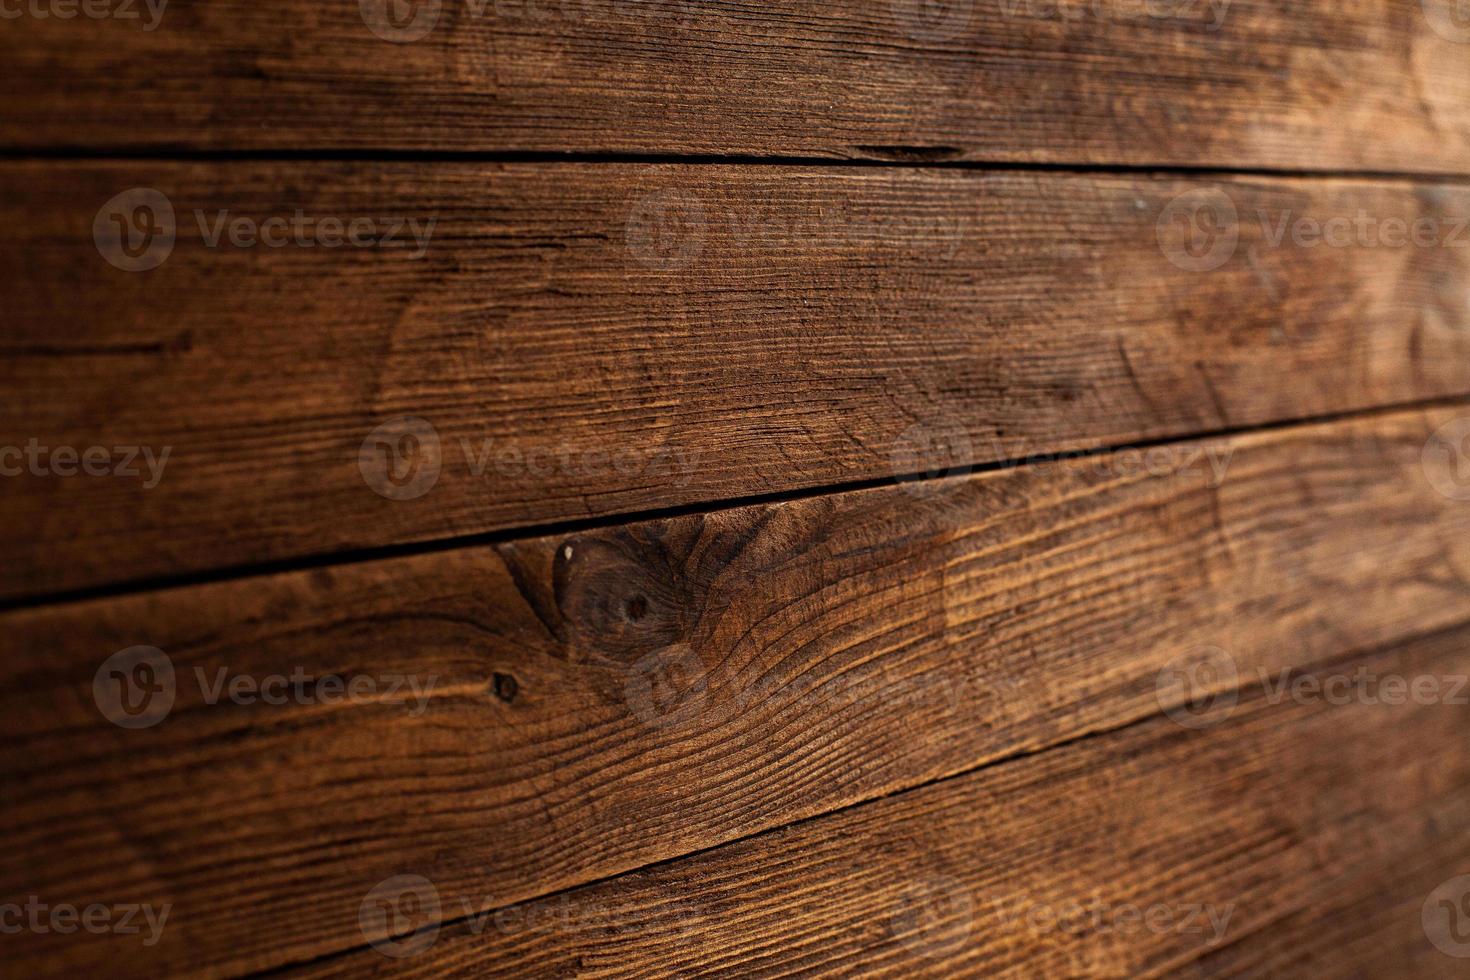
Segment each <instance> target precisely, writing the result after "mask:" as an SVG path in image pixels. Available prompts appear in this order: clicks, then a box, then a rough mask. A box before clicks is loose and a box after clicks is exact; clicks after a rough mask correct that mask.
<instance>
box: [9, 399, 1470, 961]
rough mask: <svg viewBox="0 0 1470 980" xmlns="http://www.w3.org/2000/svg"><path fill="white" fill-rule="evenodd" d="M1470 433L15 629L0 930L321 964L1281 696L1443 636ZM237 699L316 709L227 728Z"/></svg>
mask: <svg viewBox="0 0 1470 980" xmlns="http://www.w3.org/2000/svg"><path fill="white" fill-rule="evenodd" d="M1454 418H1455V415H1454V414H1453V413H1452V412H1449V411H1437V412H1432V413H1419V412H1402V413H1392V414H1385V415H1382V416H1380V417H1376V418H1368V419H1362V420H1356V421H1351V422H1342V423H1335V424H1332V425H1317V426H1308V427H1300V428H1291V429H1288V430H1284V431H1281V432H1274V433H1265V434H1257V435H1253V436H1249V437H1242V438H1239V439H1237V440H1235V442H1234V443H1233V444H1232V445H1231V446H1230V447H1228V448H1230V449H1231V450H1233V454H1232V455H1230V457H1229V465H1228V469H1227V470H1226V472H1225V478H1224V480H1223V482H1219V481H1216V480H1215V479H1213V477H1212V475H1211V470H1210V469H1209V468H1208V466H1207V465H1205V463H1204V461H1203V457H1201V458H1200V459H1198V460H1195V459H1194V450H1196V449H1199V448H1202V447H1200V446H1198V445H1193V444H1184V445H1181V446H1176V447H1173V448H1174V449H1175V450H1178V451H1179V452H1180V455H1178V456H1176V457H1174V459H1175V462H1176V464H1177V465H1176V466H1175V467H1174V471H1173V472H1169V468H1168V467H1164V466H1162V465H1161V464H1160V461H1158V460H1155V471H1156V472H1158V473H1160V474H1162V475H1150V473H1149V472H1147V471H1146V470H1145V469H1143V468H1142V465H1143V464H1142V463H1141V462H1140V461H1139V460H1132V459H1130V458H1129V457H1127V456H1120V457H1111V456H1109V457H1098V458H1092V459H1084V460H1073V461H1068V462H1058V463H1051V464H1046V465H1040V466H1033V467H1027V468H1024V469H1018V470H1012V471H1000V472H994V473H989V474H985V475H979V476H972V477H970V478H968V479H963V480H951V481H940V482H937V483H930V484H926V485H923V486H922V487H907V486H906V487H895V488H885V489H879V490H871V491H865V492H859V493H853V494H848V495H843V496H838V497H828V498H818V499H811V500H804V501H794V502H785V503H780V504H768V505H761V506H754V507H746V508H739V509H733V510H728V511H721V512H715V513H709V514H702V515H693V516H688V517H679V518H672V519H667V520H664V521H658V522H652V523H645V524H638V525H631V526H625V527H614V528H610V529H606V530H598V531H587V532H583V533H579V534H574V535H569V536H560V537H553V538H543V539H534V540H522V541H516V542H508V543H504V544H501V545H498V546H495V547H493V548H492V547H484V548H473V549H464V550H457V551H451V552H446V553H443V554H428V555H418V556H413V557H407V558H399V559H394V560H391V561H380V562H371V563H362V564H356V565H351V566H346V567H339V568H331V569H317V570H312V571H301V572H294V573H290V574H282V575H278V576H271V577H260V578H253V579H246V580H242V581H235V582H227V583H219V584H212V585H203V586H196V587H191V588H185V589H176V590H168V591H163V592H155V593H148V594H142V595H136V596H128V597H118V598H113V599H109V600H94V601H90V602H87V603H80V604H68V605H61V606H52V607H47V608H42V609H34V610H26V611H17V612H11V613H8V614H5V615H4V616H3V617H0V637H3V639H0V643H3V651H4V655H3V657H0V726H3V733H4V736H5V744H6V746H7V752H6V754H5V755H4V757H3V766H4V770H3V772H0V776H3V780H4V785H5V786H6V795H7V800H6V805H7V815H8V828H9V846H8V847H7V848H5V849H4V850H3V851H0V896H12V895H16V896H24V895H29V894H37V895H45V896H48V899H49V900H50V901H52V902H61V901H73V902H78V903H82V904H85V903H86V902H126V901H133V902H141V901H153V902H159V903H162V902H170V903H172V904H173V906H174V911H173V918H172V920H171V921H172V923H173V926H172V927H171V928H170V929H168V930H166V931H165V933H164V935H163V937H162V940H161V941H160V942H159V943H158V944H157V945H156V946H154V947H152V948H151V949H149V950H147V951H145V952H144V955H142V957H141V958H129V957H134V956H135V955H137V954H138V952H139V951H138V949H137V940H136V938H135V937H133V938H129V937H115V936H112V937H107V936H104V937H57V936H50V937H47V936H32V937H26V940H25V943H24V945H17V946H16V947H15V948H14V950H13V951H12V952H8V955H9V956H10V957H11V962H12V963H13V964H16V965H17V968H21V967H22V966H23V967H24V968H25V969H27V970H30V971H33V972H34V973H36V974H38V975H41V974H58V975H59V974H62V973H66V972H72V973H75V972H76V971H79V970H80V971H86V970H89V969H97V968H100V965H101V964H107V965H108V966H109V968H111V969H119V970H122V971H124V972H126V971H127V970H129V969H135V970H138V971H141V972H146V973H148V974H150V975H151V974H157V973H159V972H167V973H175V972H179V971H194V970H198V971H205V972H216V971H226V972H235V971H239V970H244V969H265V968H270V967H274V966H279V965H282V964H287V963H292V962H303V961H306V960H309V959H311V958H313V957H319V956H329V955H331V954H334V953H336V952H340V951H342V950H345V949H350V948H352V947H353V946H354V945H358V944H361V942H362V940H363V933H362V931H361V926H360V922H359V915H360V912H361V908H362V906H363V904H364V902H365V901H366V898H367V896H368V893H369V891H370V890H371V889H372V888H373V887H374V886H375V885H377V884H378V883H379V882H380V881H382V880H384V879H386V878H389V877H391V876H394V875H398V874H405V873H413V874H420V875H424V876H426V877H428V878H430V879H431V880H432V881H433V882H434V883H435V885H436V887H437V890H438V895H439V897H440V899H441V900H442V901H443V902H445V903H453V904H454V905H456V906H457V905H458V903H459V902H460V901H461V900H462V899H471V900H473V901H474V902H476V903H482V902H488V903H490V905H489V907H491V908H498V907H500V906H503V905H507V904H510V903H514V902H519V901H524V900H528V899H533V898H535V897H537V896H539V895H545V894H548V893H550V892H552V891H555V890H558V889H563V888H567V887H571V886H575V885H578V884H583V883H587V882H589V881H593V880H596V879H598V878H602V877H606V876H609V875H614V874H617V873H620V872H626V871H628V870H630V869H634V868H638V867H642V866H644V865H647V864H649V863H650V862H654V861H660V860H665V859H669V858H673V857H677V856H680V855H685V854H689V853H691V852H693V851H696V850H698V849H701V848H707V847H711V846H715V845H718V844H721V843H724V842H728V841H731V840H734V839H737V838H741V837H745V836H748V835H750V834H753V833H756V832H759V831H762V830H766V829H769V828H772V827H775V826H779V825H782V824H785V823H789V822H791V821H794V820H799V819H803V818H808V817H813V816H817V815H820V814H822V813H826V812H830V811H832V810H833V809H835V808H839V807H843V806H848V805H852V804H856V803H861V802H863V801H865V800H871V799H874V798H876V797H879V796H883V795H885V794H889V793H892V792H895V791H897V790H902V789H904V788H907V787H912V786H916V785H919V784H922V783H925V782H929V781H932V780H935V779H939V778H943V777H947V776H952V775H954V774H957V773H960V772H964V771H966V770H969V769H973V768H975V767H977V766H980V765H983V764H985V763H989V762H995V761H997V760H1001V759H1005V758H1007V757H1012V756H1015V755H1017V754H1021V753H1030V752H1035V751H1038V750H1041V749H1044V748H1046V747H1048V746H1052V745H1056V744H1058V743H1061V742H1065V741H1067V740H1071V739H1075V738H1077V737H1079V736H1082V735H1086V734H1088V733H1096V732H1100V731H1104V730H1108V729H1112V728H1116V727H1118V726H1120V725H1125V724H1129V723H1131V722H1134V721H1136V720H1138V719H1141V718H1145V717H1148V716H1150V715H1153V714H1156V713H1158V712H1159V711H1160V710H1161V708H1164V709H1169V710H1172V711H1173V712H1174V713H1175V714H1176V715H1178V716H1180V717H1183V718H1186V719H1188V718H1190V717H1191V716H1190V715H1189V714H1188V713H1187V712H1185V711H1184V709H1186V708H1187V707H1188V705H1190V704H1193V703H1194V702H1195V701H1200V700H1203V701H1205V702H1208V700H1209V698H1210V697H1211V696H1213V695H1215V694H1220V693H1222V692H1224V691H1227V690H1229V689H1232V688H1233V684H1234V680H1233V679H1232V677H1231V672H1230V671H1225V670H1223V669H1218V670H1216V672H1215V673H1214V674H1210V673H1209V672H1208V671H1205V672H1203V673H1200V672H1196V671H1194V668H1196V667H1204V668H1209V667H1211V666H1212V665H1213V666H1215V667H1217V668H1218V667H1219V662H1218V658H1219V656H1220V653H1219V651H1225V652H1226V653H1227V654H1228V655H1229V657H1231V658H1233V660H1232V661H1231V663H1232V664H1233V673H1234V675H1235V678H1236V679H1242V678H1243V679H1249V678H1251V677H1253V676H1254V675H1255V672H1256V671H1257V670H1258V669H1267V670H1273V671H1274V670H1277V669H1280V668H1285V667H1294V666H1300V665H1303V664H1310V663H1313V662H1316V661H1320V660H1322V659H1323V658H1328V657H1334V656H1337V655H1340V654H1342V653H1343V652H1344V651H1348V650H1358V649H1368V648H1376V647H1380V646H1384V645H1388V644H1392V643H1395V642H1398V641H1401V640H1403V639H1404V638H1406V637H1411V636H1416V635H1420V634H1424V633H1428V632H1433V631H1436V630H1440V629H1444V628H1448V627H1449V626H1452V625H1454V624H1456V623H1458V622H1459V621H1461V620H1463V619H1464V618H1465V614H1466V608H1467V607H1466V595H1467V592H1470V588H1467V580H1470V535H1467V534H1466V530H1467V526H1470V509H1467V505H1466V504H1465V503H1464V502H1463V501H1460V500H1453V499H1450V498H1448V497H1446V496H1444V495H1442V494H1441V493H1440V492H1438V491H1437V490H1435V489H1433V485H1435V484H1438V485H1440V486H1447V485H1449V484H1445V483H1444V481H1445V480H1446V479H1449V478H1450V477H1452V475H1453V471H1450V470H1448V469H1440V470H1438V471H1436V470H1434V469H1433V466H1438V467H1447V466H1448V465H1449V457H1447V456H1441V455H1440V454H1437V453H1430V455H1429V459H1430V462H1431V464H1433V466H1432V467H1431V469H1430V470H1428V471H1426V469H1425V464H1424V447H1425V445H1426V440H1427V438H1428V437H1429V435H1430V433H1431V432H1434V431H1437V430H1439V429H1440V428H1441V427H1442V426H1443V425H1445V424H1446V423H1448V422H1450V421H1453V420H1454ZM1219 448H1225V447H1217V449H1219ZM1217 458H1222V457H1221V456H1219V455H1217ZM1192 460H1193V461H1192ZM1186 464H1188V465H1186ZM1217 482H1218V485H1216V483H1217ZM142 644H147V645H151V646H153V647H155V648H158V649H159V650H161V651H163V652H164V653H165V654H166V656H167V657H168V658H170V660H169V664H170V667H171V673H172V676H173V678H174V692H175V693H174V698H173V700H172V701H167V700H164V701H151V702H146V703H142V702H140V703H138V704H134V707H141V708H146V709H147V711H145V712H144V714H143V715H142V716H141V717H142V719H143V720H145V721H156V722H157V724H154V725H153V726H152V727H146V728H141V729H124V728H122V727H118V726H116V725H113V724H111V723H109V722H108V721H107V720H105V718H104V715H103V714H102V711H103V709H104V708H105V709H106V710H107V711H108V712H110V713H111V714H112V715H113V716H115V717H125V716H124V715H121V714H119V713H118V712H119V710H120V708H121V706H122V703H123V702H121V701H119V700H118V698H119V697H120V696H121V694H122V692H123V689H122V688H121V687H118V686H116V684H115V683H114V682H115V681H116V679H117V678H115V677H114V676H112V674H111V670H114V669H120V670H121V672H122V674H123V677H125V678H127V677H138V679H139V680H140V681H142V682H147V683H148V684H149V685H150V686H151V687H158V688H160V690H161V689H162V687H163V678H164V675H163V673H162V672H161V670H160V671H159V672H156V673H155V674H154V676H152V677H151V678H150V677H147V676H138V674H137V671H136V669H135V668H136V664H133V663H130V662H128V663H123V662H119V661H118V660H116V659H113V656H114V652H115V651H121V650H123V649H124V648H131V647H134V646H137V645H142ZM153 666H154V667H156V668H158V667H160V664H159V663H154V665H153ZM1186 669H1187V670H1189V671H1191V672H1192V673H1191V674H1190V676H1196V677H1197V680H1198V685H1197V686H1195V687H1194V688H1192V689H1190V690H1186V689H1185V688H1184V687H1181V686H1180V685H1179V684H1178V683H1176V682H1175V679H1176V678H1177V677H1178V676H1180V675H1179V674H1178V671H1180V670H1186ZM236 677H245V678H247V679H254V683H261V682H262V681H263V679H264V678H269V677H292V678H298V680H296V681H295V685H296V687H297V688H299V689H300V691H302V692H304V693H300V694H295V695H291V696H286V697H283V696H282V693H281V691H280V690H279V689H274V688H273V689H272V690H273V691H274V695H275V697H276V698H277V700H279V701H283V702H284V703H279V704H273V703H262V702H261V701H260V700H259V699H254V700H251V701H249V703H241V701H240V700H238V699H232V698H230V697H219V698H217V699H216V703H210V701H209V698H208V697H207V693H208V692H209V691H210V690H211V689H212V688H215V687H217V686H219V685H225V684H230V683H235V682H234V681H233V679H234V678H236ZM405 677H406V678H412V679H414V680H415V681H416V683H417V688H416V689H414V688H408V687H405V688H402V689H400V690H397V691H393V690H390V687H389V685H390V684H391V683H393V681H394V680H395V679H397V678H405ZM333 678H335V679H337V680H335V681H332V683H333V684H340V685H356V686H355V687H354V688H350V689H351V690H355V691H357V694H356V696H354V697H352V698H345V697H344V695H343V692H342V688H341V687H337V688H336V689H335V690H329V689H327V688H325V687H323V684H324V683H325V681H324V679H333ZM1161 678H1163V679H1164V680H1161ZM94 682H95V683H96V684H99V685H101V686H100V687H96V688H94ZM225 689H226V690H228V688H225ZM140 690H141V689H140ZM242 690H246V691H247V693H248V688H242ZM99 692H100V694H99ZM418 692H422V693H423V694H424V697H423V699H422V700H417V699H416V696H417V693H418ZM137 693H139V692H138V691H134V694H137ZM268 693H270V692H268ZM395 700H397V701H398V702H400V703H394V701H395ZM160 705H161V706H162V707H164V708H171V711H170V713H168V714H167V715H166V717H162V718H161V720H160V718H159V717H158V716H156V715H154V714H149V713H148V712H150V711H157V710H158V708H159V706H160ZM1456 717H1457V719H1458V720H1457V724H1459V721H1461V720H1462V719H1460V718H1459V716H1456ZM1436 731H1437V730H1436ZM1368 741H1369V743H1370V744H1371V743H1373V742H1374V740H1373V739H1369V740H1368ZM1428 744H1431V743H1430V742H1429V741H1428V740H1427V739H1418V738H1416V737H1411V736H1409V735H1401V736H1396V737H1395V741H1394V742H1393V744H1392V747H1391V746H1389V745H1388V744H1386V740H1385V745H1384V746H1382V748H1383V751H1385V752H1392V753H1394V757H1395V758H1400V759H1402V760H1403V761H1404V762H1405V764H1414V761H1415V759H1417V758H1418V757H1419V755H1420V747H1421V746H1423V745H1428ZM1445 744H1448V743H1445ZM1411 747H1412V751H1411ZM1431 754H1432V753H1424V756H1425V759H1427V758H1428V757H1429V756H1430V755H1431ZM1449 754H1450V755H1453V754H1454V753H1449ZM1424 764H1425V765H1427V762H1425V763H1424ZM1412 771H1418V770H1412ZM1200 772H1201V773H1203V772H1204V770H1203V769H1201V770H1200ZM1096 778H1097V780H1099V782H1098V784H1097V788H1098V789H1101V788H1103V787H1106V786H1107V785H1108V782H1107V780H1108V779H1109V778H1111V777H1108V776H1107V775H1106V773H1105V771H1099V772H1098V773H1097V774H1096ZM1405 778H1407V777H1405ZM1232 785H1233V784H1232ZM1253 798H1254V799H1260V797H1259V796H1256V797H1253ZM1294 805H1295V804H1294ZM1057 826H1058V828H1060V827H1062V826H1065V823H1059V824H1057ZM99 855H105V856H106V857H105V859H99V857H98V856H99ZM786 899H787V900H788V901H789V903H790V904H789V906H788V910H789V911H790V913H791V914H793V915H795V914H796V913H797V912H798V911H800V909H801V908H802V907H803V906H804V904H805V903H804V902H803V901H798V900H795V899H793V897H792V896H791V895H789V894H788V895H787V896H786ZM750 955H758V953H757V952H756V951H752V952H751V954H750ZM814 955H815V954H814Z"/></svg>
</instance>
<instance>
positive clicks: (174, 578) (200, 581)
mask: <svg viewBox="0 0 1470 980" xmlns="http://www.w3.org/2000/svg"><path fill="white" fill-rule="evenodd" d="M1464 407H1470V392H1467V393H1465V394H1463V395H1454V396H1450V397H1446V398H1425V399H1417V400H1414V401H1408V402H1399V403H1390V404H1385V405H1377V406H1374V407H1372V408H1366V409H1353V410H1348V411H1342V412H1327V413H1322V414H1318V415H1307V416H1301V417H1298V418H1292V419H1282V420H1279V421H1275V422H1263V423H1261V424H1258V425H1242V426H1233V427H1228V428H1218V429H1205V430H1200V431H1198V432H1192V433H1190V434H1188V435H1182V436H1166V437H1162V438H1157V439H1141V440H1134V441H1131V442H1126V443H1118V444H1109V445H1106V446H1099V447H1094V448H1092V449H1067V448H1062V449H1057V450H1053V451H1049V452H1045V453H1039V454H1032V455H1030V456H1023V457H1009V458H1007V459H1003V460H998V461H995V462H989V463H973V464H969V465H961V466H958V467H956V471H955V472H954V473H950V474H948V475H945V476H940V477H933V476H931V475H929V473H928V472H924V473H906V474H899V475H896V476H885V477H878V478H874V479H870V480H857V481H853V482H850V483H832V484H824V485H822V486H816V487H803V488H799V489H795V490H783V491H777V492H774V493H765V494H755V495H752V496H747V497H727V498H722V499H718V500H708V501H696V502H695V503H692V504H685V505H681V506H678V507H664V508H657V509H653V510H643V511H626V512H615V513H610V514H604V515H600V516H598V517H590V518H585V519H582V520H575V521H555V522H552V523H548V524H527V525H521V526H517V527H513V528H507V529H504V530H499V531H488V532H484V533H481V534H468V535H457V536H454V537H447V538H432V539H429V540H426V541H413V542H407V543H404V544H395V545H384V546H381V547H376V548H361V549H351V550H346V551H333V552H321V553H318V554H314V555H304V556H300V557H294V558H285V559H281V560H279V561H270V562H254V563H247V564H242V565H226V566H221V567H218V568H213V569H209V570H207V571H202V572H186V573H181V574H177V575H167V576H158V577H150V578H141V579H132V580H126V581H122V582H115V583H109V584H107V585H99V586H91V587H88V588H83V589H71V590H64V591H60V592H52V593H37V594H32V595H20V596H14V597H10V598H0V614H3V613H9V612H18V611H23V610H28V609H45V608H50V607H55V606H66V605H76V604H79V603H84V602H93V601H97V600H103V599H116V598H121V597H124V596H131V595H139V594H142V593H147V592H164V591H168V590H172V589H181V588H188V587H190V586H195V585H210V584H217V583H220V582H229V581H244V580H248V579H257V578H266V577H269V576H272V575H280V574H283V573H287V572H299V571H309V570H311V569H316V568H339V567H348V566H352V565H362V564H367V563H370V562H376V561H383V560H386V559H392V558H406V557H411V556H414V555H430V554H438V553H441V552H446V551H457V550H459V549H461V548H475V547H481V546H484V545H493V544H502V543H505V542H509V541H518V540H522V539H526V538H541V537H556V536H561V535H566V534H580V533H583V532H586V531H596V530H602V529H606V528H611V527H618V526H621V525H625V524H640V523H643V522H645V521H657V520H666V519H669V518H676V517H685V516H689V515H693V514H714V513H719V512H721V511H728V510H736V509H739V508H742V507H753V506H760V505H765V504H781V503H789V502H792V501H798V500H814V499H818V498H821V497H833V496H838V495H841V494H849V493H859V492H862V491H865V490H877V489H881V488H883V487H889V486H896V485H900V484H903V483H915V482H937V481H939V480H949V479H966V478H969V477H974V476H983V475H985V474H987V473H995V472H1000V471H1004V470H1014V469H1020V468H1024V467H1027V466H1031V465H1036V464H1040V463H1044V462H1046V461H1049V460H1057V459H1094V458H1097V457H1102V456H1107V455H1109V454H1111V453H1115V452H1119V451H1121V450H1124V449H1140V450H1148V449H1153V448H1157V447H1160V446H1171V445H1181V444H1184V443H1189V442H1197V441H1203V440H1207V439H1228V438H1234V437H1237V436H1249V435H1254V434H1260V433H1269V432H1283V431H1289V430H1291V429H1303V428H1308V427H1310V426H1315V425H1327V424H1331V423H1334V422H1347V421H1353V420H1358V419H1371V418H1379V417H1384V416H1388V415H1393V414H1395V413H1401V412H1413V411H1432V410H1434V409H1439V408H1464Z"/></svg>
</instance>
